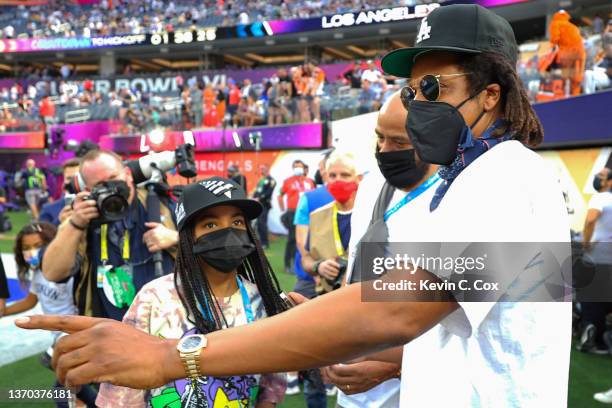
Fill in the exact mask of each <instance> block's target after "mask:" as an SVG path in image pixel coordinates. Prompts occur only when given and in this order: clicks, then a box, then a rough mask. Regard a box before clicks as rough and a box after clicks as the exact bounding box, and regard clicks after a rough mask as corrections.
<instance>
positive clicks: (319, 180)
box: [314, 170, 324, 186]
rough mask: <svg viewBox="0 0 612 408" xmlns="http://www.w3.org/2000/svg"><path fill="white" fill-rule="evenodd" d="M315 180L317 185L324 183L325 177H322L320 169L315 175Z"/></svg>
mask: <svg viewBox="0 0 612 408" xmlns="http://www.w3.org/2000/svg"><path fill="white" fill-rule="evenodd" d="M314 182H315V184H316V185H317V186H320V185H323V184H324V183H323V177H321V172H320V171H319V170H317V172H316V173H315V175H314Z"/></svg>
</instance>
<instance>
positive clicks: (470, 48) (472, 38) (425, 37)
mask: <svg viewBox="0 0 612 408" xmlns="http://www.w3.org/2000/svg"><path fill="white" fill-rule="evenodd" d="M429 51H453V52H460V53H467V54H480V53H482V52H496V53H498V54H501V55H503V56H505V57H506V58H507V59H508V61H510V62H511V63H512V64H513V65H516V61H517V58H518V46H517V44H516V38H515V37H514V31H512V27H511V26H510V23H508V21H506V20H505V19H504V18H503V17H500V16H498V15H497V14H495V13H494V12H492V11H490V10H487V9H486V8H484V7H482V6H479V5H477V4H453V5H450V6H441V7H438V8H437V9H435V10H434V11H432V12H431V13H429V15H428V16H427V17H425V18H423V19H422V20H421V24H420V27H419V33H418V34H417V38H416V42H415V46H414V47H409V48H400V49H397V50H394V51H391V52H390V53H388V54H387V55H385V56H384V57H383V59H382V62H381V65H382V68H383V70H384V71H385V72H386V73H387V74H391V75H395V76H397V77H400V78H409V77H410V75H411V72H412V67H413V65H414V62H415V60H416V58H417V57H418V56H419V55H421V54H423V53H425V52H429Z"/></svg>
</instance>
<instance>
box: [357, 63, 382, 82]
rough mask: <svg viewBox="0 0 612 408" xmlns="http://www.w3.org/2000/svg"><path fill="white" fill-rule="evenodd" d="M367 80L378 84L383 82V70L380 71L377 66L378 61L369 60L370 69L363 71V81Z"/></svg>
mask: <svg viewBox="0 0 612 408" xmlns="http://www.w3.org/2000/svg"><path fill="white" fill-rule="evenodd" d="M366 80H367V81H369V82H370V84H376V85H379V84H382V82H383V81H384V77H383V74H382V72H380V70H379V69H378V67H377V66H376V62H375V61H373V60H368V69H366V70H365V71H363V74H361V81H362V82H363V81H366Z"/></svg>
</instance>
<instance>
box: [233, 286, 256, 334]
mask: <svg viewBox="0 0 612 408" xmlns="http://www.w3.org/2000/svg"><path fill="white" fill-rule="evenodd" d="M236 282H238V287H239V288H240V295H241V296H242V305H243V306H244V312H245V313H246V318H247V324H250V323H253V322H254V321H255V316H254V315H253V308H252V307H251V299H250V298H249V294H248V293H247V290H246V288H245V287H244V283H242V279H240V278H239V277H238V276H236Z"/></svg>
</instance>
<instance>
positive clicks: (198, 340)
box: [178, 334, 206, 353]
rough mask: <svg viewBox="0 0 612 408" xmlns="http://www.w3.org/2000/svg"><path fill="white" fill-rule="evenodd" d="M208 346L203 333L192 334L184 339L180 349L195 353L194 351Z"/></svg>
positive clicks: (184, 351)
mask: <svg viewBox="0 0 612 408" xmlns="http://www.w3.org/2000/svg"><path fill="white" fill-rule="evenodd" d="M205 346H206V338H205V337H204V336H202V335H201V334H192V335H190V336H187V337H183V339H182V340H181V341H180V343H179V344H178V349H179V351H180V352H182V353H193V352H194V351H196V350H198V349H200V348H202V347H205Z"/></svg>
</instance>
